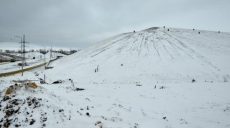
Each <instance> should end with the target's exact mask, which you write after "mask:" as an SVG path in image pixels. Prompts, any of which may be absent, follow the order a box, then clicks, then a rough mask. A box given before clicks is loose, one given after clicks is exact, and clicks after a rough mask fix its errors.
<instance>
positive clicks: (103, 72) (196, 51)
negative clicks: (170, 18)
mask: <svg viewBox="0 0 230 128" xmlns="http://www.w3.org/2000/svg"><path fill="white" fill-rule="evenodd" d="M229 42H230V33H225V32H220V33H219V32H212V31H201V30H192V29H191V30H190V29H176V28H169V29H168V28H158V27H153V28H149V29H146V30H143V31H139V32H129V33H123V34H120V35H117V36H115V37H112V38H110V39H107V40H104V41H102V42H101V43H98V44H96V45H94V46H92V47H90V48H88V49H85V50H82V51H80V52H79V53H76V54H75V55H72V56H69V57H66V58H64V59H61V60H59V61H57V62H56V63H54V66H55V68H54V70H52V71H50V72H48V75H49V76H52V78H54V79H58V78H70V77H74V78H76V79H77V80H78V81H83V82H85V81H88V82H104V83H105V82H109V83H111V82H121V83H130V82H131V83H132V82H136V81H138V82H139V81H157V82H161V81H164V82H178V81H179V82H182V81H183V82H191V81H192V80H193V79H195V80H196V81H201V82H205V81H206V82H207V81H208V82H213V81H218V82H223V81H225V82H226V81H228V80H230V75H229V74H230V43H229ZM55 74H58V75H55Z"/></svg>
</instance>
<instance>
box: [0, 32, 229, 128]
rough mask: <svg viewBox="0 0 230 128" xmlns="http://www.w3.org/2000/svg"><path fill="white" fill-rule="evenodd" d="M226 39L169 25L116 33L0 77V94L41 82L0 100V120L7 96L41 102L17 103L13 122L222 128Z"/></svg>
mask: <svg viewBox="0 0 230 128" xmlns="http://www.w3.org/2000/svg"><path fill="white" fill-rule="evenodd" d="M198 32H200V34H198ZM229 42H230V33H218V32H210V31H199V30H194V31H193V30H188V29H175V28H170V29H169V31H168V28H165V29H164V28H150V29H146V30H143V31H140V32H135V33H133V32H131V33H124V34H120V35H117V36H115V37H112V38H110V39H107V40H104V41H103V42H101V43H99V44H97V45H95V46H92V47H90V48H88V49H85V50H82V51H80V52H78V53H76V54H74V55H70V56H66V57H64V58H62V59H60V60H57V61H55V62H53V63H52V64H51V65H52V66H54V68H53V69H50V70H45V71H36V72H34V71H31V72H27V73H25V75H24V76H23V77H20V76H18V75H16V76H11V77H6V78H0V84H1V87H0V90H1V95H2V97H1V98H2V99H4V94H5V90H6V88H7V87H8V86H9V85H12V84H14V82H12V80H24V79H29V80H39V79H44V78H45V81H46V82H47V84H40V83H39V81H35V82H36V83H37V84H38V85H40V87H39V88H37V89H34V90H32V92H31V90H28V89H27V90H26V89H19V90H17V91H16V93H15V95H16V96H15V97H12V98H11V99H9V100H6V101H4V102H3V101H1V106H2V108H1V112H0V118H2V119H4V115H5V113H6V112H5V111H6V110H7V108H6V104H10V103H11V102H12V101H11V100H12V99H14V98H18V99H19V100H22V101H25V102H28V100H27V98H28V97H29V96H30V97H31V96H32V98H33V97H36V99H38V98H40V99H41V101H40V102H39V104H41V106H39V107H36V108H31V107H30V106H27V104H19V106H20V108H22V109H20V110H19V112H17V113H16V114H14V115H13V116H10V117H9V119H12V121H11V126H12V127H14V126H15V125H16V124H21V126H23V127H31V126H33V127H66V128H67V127H68V128H69V127H80V128H89V127H97V128H152V127H157V128H229V127H230V123H229V122H230V94H229V90H230V84H229V81H230V44H229ZM44 75H45V77H44ZM57 80H59V81H60V82H61V83H57V84H52V83H53V82H55V81H57ZM82 89H83V90H82ZM29 101H30V98H29ZM26 107H27V108H28V109H27V110H24V108H26ZM4 110H5V111H4ZM32 111H33V113H35V114H31V113H32ZM26 112H29V114H28V116H26ZM44 113H47V114H45V116H44ZM26 117H28V118H29V119H28V120H29V121H28V122H26V121H25V120H26ZM44 117H45V118H47V120H46V121H42V119H43V118H44ZM15 118H19V119H17V120H16V119H15ZM14 120H16V121H14ZM31 120H35V122H34V123H33V124H32V125H30V122H31ZM3 122H6V121H3ZM0 124H3V123H1V122H0ZM44 124H45V126H43V125H44Z"/></svg>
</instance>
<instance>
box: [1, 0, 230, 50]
mask: <svg viewBox="0 0 230 128" xmlns="http://www.w3.org/2000/svg"><path fill="white" fill-rule="evenodd" d="M229 4H230V2H229V1H228V0H221V1H217V0H173V1H172V0H113V1H112V0H82V1H80V0H39V1H38V0H1V1H0V18H1V20H0V41H9V40H10V39H11V38H12V37H13V36H14V35H20V34H23V33H25V34H26V35H27V37H28V40H29V41H30V42H32V43H37V44H42V45H43V44H44V45H47V44H48V45H62V46H63V45H64V46H76V47H87V46H89V45H90V44H92V43H94V42H98V41H99V40H103V39H105V38H107V37H109V36H112V35H115V34H119V33H121V32H126V31H132V30H134V29H138V30H140V29H144V28H147V27H152V26H164V25H166V26H171V27H180V28H193V27H195V28H198V29H207V30H221V31H230V25H229V23H230V18H229V16H228V12H230V9H229Z"/></svg>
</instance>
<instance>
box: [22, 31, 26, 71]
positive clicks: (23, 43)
mask: <svg viewBox="0 0 230 128" xmlns="http://www.w3.org/2000/svg"><path fill="white" fill-rule="evenodd" d="M25 47H26V37H25V35H23V36H22V38H21V54H22V63H21V66H22V76H23V68H24V66H25V65H26V58H25V53H26V48H25Z"/></svg>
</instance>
